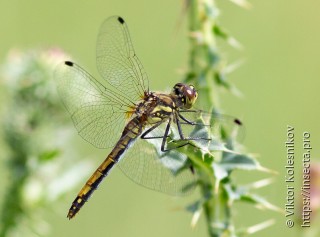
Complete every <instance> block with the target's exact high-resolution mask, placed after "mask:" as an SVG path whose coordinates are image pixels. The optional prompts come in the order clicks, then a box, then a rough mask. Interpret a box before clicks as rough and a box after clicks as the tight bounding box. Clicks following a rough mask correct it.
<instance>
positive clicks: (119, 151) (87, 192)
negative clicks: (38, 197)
mask: <svg viewBox="0 0 320 237" xmlns="http://www.w3.org/2000/svg"><path fill="white" fill-rule="evenodd" d="M142 130H143V129H142V125H141V124H139V121H138V119H133V120H131V121H130V122H129V123H128V124H127V126H126V127H125V129H124V131H123V133H122V136H121V138H120V139H119V141H118V142H117V144H116V145H115V147H114V148H113V150H112V151H111V152H110V154H109V155H108V156H107V158H106V159H105V160H104V161H103V162H102V164H101V165H100V166H99V167H98V169H96V171H95V172H94V173H93V174H92V175H91V177H90V178H89V179H88V181H87V182H86V184H85V185H84V186H83V187H82V189H81V190H80V192H79V193H78V195H77V197H76V199H75V200H74V201H73V203H72V205H71V207H70V209H69V212H68V216H67V217H68V218H69V219H71V218H73V217H74V216H75V215H76V214H77V213H78V212H79V210H80V209H81V207H82V206H83V205H84V204H85V203H86V202H87V201H88V199H89V198H90V196H91V195H92V193H93V192H94V191H95V190H96V189H97V188H98V186H99V184H100V183H101V181H102V180H103V179H104V178H105V177H106V176H107V175H108V173H109V171H110V170H111V169H112V168H113V166H114V165H115V164H116V163H117V162H118V161H119V160H120V159H121V158H122V157H123V155H124V153H125V151H126V150H127V149H128V148H129V146H130V145H131V144H132V143H133V142H134V140H135V139H136V138H137V137H138V136H139V135H140V134H141V132H142Z"/></svg>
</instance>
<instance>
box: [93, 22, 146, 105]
mask: <svg viewBox="0 0 320 237" xmlns="http://www.w3.org/2000/svg"><path fill="white" fill-rule="evenodd" d="M96 54H97V67H98V71H99V72H100V74H101V76H102V77H103V78H104V79H105V80H106V81H107V82H108V83H110V84H111V85H112V86H113V87H115V88H117V89H118V90H119V91H120V92H121V93H123V94H125V95H126V96H127V97H128V98H129V99H130V100H131V101H133V102H136V101H138V100H140V99H141V97H143V95H144V92H145V91H147V90H148V79H147V75H146V73H145V71H144V69H143V66H142V64H141V62H140V61H139V59H138V57H137V55H136V54H135V52H134V49H133V46H132V42H131V39H130V35H129V30H128V27H127V24H126V22H125V21H124V20H123V19H122V18H121V17H119V16H112V17H110V18H108V19H106V20H105V22H104V23H103V24H102V26H101V28H100V32H99V35H98V39H97V49H96Z"/></svg>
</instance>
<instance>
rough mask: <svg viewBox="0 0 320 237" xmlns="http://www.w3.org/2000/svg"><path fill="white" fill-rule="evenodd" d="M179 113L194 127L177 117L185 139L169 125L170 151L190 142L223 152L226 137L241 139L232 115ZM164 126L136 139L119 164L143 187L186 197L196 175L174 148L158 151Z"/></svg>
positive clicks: (240, 127) (191, 189) (236, 121)
mask: <svg viewBox="0 0 320 237" xmlns="http://www.w3.org/2000/svg"><path fill="white" fill-rule="evenodd" d="M180 113H181V115H182V116H183V117H184V118H185V119H186V120H188V121H189V122H193V123H194V124H193V125H192V124H190V123H187V122H185V121H184V120H183V119H181V118H179V121H180V124H181V130H182V133H183V136H184V138H185V139H184V140H181V138H180V134H179V132H178V127H177V124H176V123H172V124H171V131H170V133H169V137H168V139H167V144H166V146H167V147H168V148H170V149H172V148H174V147H175V146H177V147H178V146H180V145H182V144H188V142H189V141H192V142H191V143H192V144H198V145H199V146H198V147H199V149H202V148H204V149H205V150H207V149H210V150H212V149H213V150H220V151H225V147H224V145H225V144H226V143H227V142H228V141H227V137H228V138H230V137H233V138H234V139H236V140H238V141H240V140H242V139H243V138H244V126H243V125H242V123H241V122H240V120H238V119H236V118H234V117H232V116H228V115H221V114H214V113H207V112H203V111H200V110H197V111H190V110H188V111H181V112H180ZM166 125H167V123H166V122H164V123H163V124H161V125H160V126H159V127H157V128H156V129H154V130H152V132H150V133H148V135H147V136H146V137H148V138H149V139H145V140H144V139H141V138H138V139H137V141H136V143H135V144H134V145H133V146H132V147H131V148H130V149H129V150H128V152H127V154H126V155H125V157H124V159H122V160H121V161H120V162H119V163H118V165H119V167H120V169H121V170H122V171H123V173H125V174H126V175H127V176H128V177H129V178H130V179H132V180H133V181H134V182H136V183H138V184H140V185H142V186H144V187H147V188H150V189H153V190H156V191H160V192H164V193H168V194H171V195H185V194H188V193H190V192H192V191H193V189H194V188H195V186H196V174H194V173H192V172H191V169H189V168H190V167H191V164H190V161H189V160H188V158H187V156H186V155H184V154H182V153H180V152H178V150H177V149H172V150H170V151H167V152H162V151H161V143H162V138H161V137H163V136H164V134H165V128H166ZM152 137H154V139H151V138H152ZM228 149H231V148H228ZM188 167H189V168H188Z"/></svg>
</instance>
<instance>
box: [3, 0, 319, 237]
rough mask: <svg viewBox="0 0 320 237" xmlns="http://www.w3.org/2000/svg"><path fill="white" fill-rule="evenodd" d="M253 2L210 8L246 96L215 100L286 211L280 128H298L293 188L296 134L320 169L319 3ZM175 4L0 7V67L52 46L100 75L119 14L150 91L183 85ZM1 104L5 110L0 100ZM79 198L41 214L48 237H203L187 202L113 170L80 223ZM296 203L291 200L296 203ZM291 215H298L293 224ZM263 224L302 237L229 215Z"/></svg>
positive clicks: (248, 176) (251, 175) (250, 215)
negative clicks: (106, 32)
mask: <svg viewBox="0 0 320 237" xmlns="http://www.w3.org/2000/svg"><path fill="white" fill-rule="evenodd" d="M251 3H252V4H253V8H252V9H251V10H244V9H241V8H239V7H237V6H235V5H234V4H232V3H230V2H229V1H222V0H221V1H217V4H218V5H219V6H220V9H221V14H222V16H221V18H220V24H221V25H222V26H224V27H225V28H227V29H228V30H229V31H230V32H231V33H232V35H233V36H235V37H236V38H237V39H238V40H239V41H240V42H241V44H242V45H243V46H244V50H242V51H236V50H234V49H232V48H230V47H227V46H225V45H222V48H223V54H224V56H225V57H227V58H228V60H229V62H234V61H236V60H238V59H244V60H245V63H244V64H243V65H242V66H241V67H240V68H239V69H238V70H236V71H235V72H234V73H232V74H231V75H230V76H229V79H230V80H231V81H232V82H233V83H234V84H235V85H236V86H237V87H238V88H239V89H240V90H241V92H242V93H243V95H244V97H243V98H237V97H234V96H230V94H229V93H225V95H223V96H222V99H221V101H222V108H223V110H224V112H225V113H227V114H231V115H234V116H237V117H240V118H242V120H243V121H244V122H245V124H246V140H245V145H246V146H247V148H248V150H249V151H251V152H252V153H258V154H259V161H260V162H261V164H262V165H263V166H265V167H268V168H270V169H273V170H276V171H278V172H279V175H277V176H276V177H275V179H276V182H275V183H274V184H272V185H270V186H269V187H266V188H264V189H262V190H259V192H260V194H262V195H263V196H264V197H266V198H267V199H268V200H269V201H270V202H271V203H274V204H275V205H277V206H279V207H281V208H283V207H284V204H285V202H286V200H285V198H286V189H285V188H286V184H285V182H284V175H285V168H284V166H285V162H286V153H285V152H286V149H285V144H284V143H285V141H286V127H287V125H291V126H294V127H295V134H296V164H295V166H296V169H295V170H296V173H295V177H296V183H295V184H296V186H297V187H300V186H301V185H300V182H301V181H300V173H301V168H300V167H301V159H302V156H301V152H302V149H301V146H302V132H303V131H309V132H310V133H311V144H312V146H313V150H312V159H313V161H316V160H319V153H320V146H319V144H320V133H319V125H318V121H319V115H320V112H319V109H318V105H319V103H320V97H318V96H317V95H318V94H319V93H318V90H319V88H320V80H319V75H320V72H319V70H320V67H319V66H320V65H319V56H320V47H319V42H320V32H319V27H318V26H317V23H318V22H319V21H320V15H319V11H318V9H319V7H320V3H318V2H316V1H311V0H308V1H290V2H289V1H282V2H280V1H275V0H270V1H252V2H251ZM181 4H182V1H171V0H166V1H148V0H137V1H129V0H126V1H125V0H121V1H116V0H112V1H111V0H108V1H101V0H100V1H99V0H94V1H83V0H80V1H61V0H59V1H50V2H49V1H40V0H28V1H17V0H13V1H10V2H9V1H7V2H5V1H2V2H1V3H0V32H1V41H0V42H1V43H0V44H1V47H0V62H1V63H2V62H3V61H4V60H5V58H6V55H7V54H8V52H9V51H10V49H13V48H18V49H30V48H46V47H53V46H56V47H61V48H62V49H63V50H65V51H66V52H67V53H69V54H70V55H72V56H73V60H75V61H77V62H78V63H79V64H80V65H82V66H83V67H84V68H86V69H87V70H88V71H90V72H91V73H93V74H94V75H98V74H97V70H96V66H95V42H96V37H97V32H98V29H99V26H100V24H101V23H102V21H103V20H104V19H105V18H107V17H108V16H111V15H115V14H118V15H121V16H123V17H124V19H125V20H126V21H127V23H128V26H129V30H130V33H131V36H132V39H133V44H134V47H135V49H136V52H137V55H138V56H139V58H140V60H141V61H142V63H143V65H144V67H145V69H146V71H147V73H148V76H149V80H150V85H151V88H152V89H154V90H167V89H168V88H171V86H172V85H173V84H175V83H176V82H178V81H179V80H180V78H182V75H180V74H179V71H181V68H185V67H186V66H187V56H188V49H189V47H188V40H187V30H186V28H187V27H186V26H187V18H186V17H185V15H184V14H183V10H182V5H181ZM200 96H201V95H200ZM1 98H2V97H1ZM1 103H5V99H3V101H1ZM1 106H4V105H3V104H2V105H1ZM66 113H67V112H66ZM76 134H77V132H76V130H75V129H74V135H75V136H76ZM78 139H79V142H78V144H79V146H81V147H85V148H86V150H87V154H91V156H93V157H96V160H94V162H95V164H97V165H98V164H100V162H101V161H102V159H103V158H104V157H105V156H106V154H107V151H102V150H97V149H94V148H93V147H92V146H91V145H90V144H88V143H86V142H85V141H82V140H81V138H80V137H79V138H78ZM70 149H77V147H70ZM84 156H85V155H84ZM0 171H1V180H2V181H1V185H0V186H1V189H0V191H1V193H0V194H1V195H0V199H1V197H2V196H3V194H4V193H5V191H6V189H5V185H6V177H7V176H6V175H7V174H6V172H7V171H6V170H5V167H4V163H3V161H1V166H0ZM269 176H270V175H266V174H261V173H256V172H244V171H239V172H237V173H236V176H235V177H236V178H237V179H238V180H239V182H240V183H246V182H251V181H254V180H258V179H260V178H266V177H269ZM80 186H81V185H80ZM80 186H79V188H80ZM77 192H78V189H76V190H70V193H69V194H68V196H67V197H65V198H64V199H63V200H62V204H61V205H59V206H57V207H56V208H55V211H54V212H52V211H51V210H50V211H48V212H47V213H45V216H44V217H43V219H47V220H49V222H50V223H51V224H52V227H51V228H52V229H51V236H61V237H63V236H98V235H99V236H207V233H206V232H207V229H206V226H205V222H204V219H201V221H200V223H199V225H198V226H197V227H196V228H195V229H193V230H191V227H190V220H191V215H190V214H188V213H187V212H185V211H184V210H182V209H183V207H184V205H185V204H186V203H188V201H191V200H192V196H191V197H186V198H172V197H169V196H166V195H164V194H160V193H157V192H152V191H149V190H147V189H144V188H142V187H140V186H138V185H135V184H134V183H133V182H131V181H130V180H129V179H127V178H126V177H125V176H124V175H123V174H122V173H121V172H120V171H119V170H115V171H113V172H112V174H111V176H110V177H108V179H106V180H105V181H104V183H103V184H102V185H101V186H100V188H99V190H98V191H97V192H96V193H95V195H94V196H93V197H92V198H91V199H90V202H89V203H88V204H87V205H86V206H85V207H84V208H83V209H82V210H81V212H80V214H79V215H78V216H77V217H76V218H75V219H74V220H72V221H68V220H67V219H66V213H67V210H68V208H69V206H70V204H71V201H72V200H73V199H74V197H75V195H76V194H77ZM194 195H197V194H196V193H195V194H194ZM299 197H300V196H299V192H297V193H296V204H298V198H299ZM298 215H299V214H298V212H296V217H297V218H299V216H298ZM270 218H274V219H276V224H275V225H273V226H272V227H270V228H268V229H266V230H263V231H261V232H258V233H257V234H255V235H253V236H261V237H264V236H270V235H271V234H283V235H284V234H291V235H292V236H294V234H296V236H301V232H300V230H298V228H293V229H289V228H287V227H286V225H285V218H284V216H283V215H282V214H279V213H275V212H270V211H261V210H256V209H254V208H252V206H249V205H245V204H241V205H238V206H237V209H236V211H235V222H236V226H237V227H241V226H243V227H245V226H249V225H254V224H257V223H260V222H262V221H265V220H267V219H270ZM311 225H312V224H311ZM313 225H314V226H315V225H316V223H313Z"/></svg>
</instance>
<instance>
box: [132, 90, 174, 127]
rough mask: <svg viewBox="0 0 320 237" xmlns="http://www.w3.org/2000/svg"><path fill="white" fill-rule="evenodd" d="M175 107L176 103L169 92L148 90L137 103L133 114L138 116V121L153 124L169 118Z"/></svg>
mask: <svg viewBox="0 0 320 237" xmlns="http://www.w3.org/2000/svg"><path fill="white" fill-rule="evenodd" d="M175 109H176V105H175V102H174V99H173V98H172V95H171V94H161V93H154V92H150V93H149V94H147V95H145V98H144V100H143V101H142V102H140V103H139V104H138V105H137V108H136V111H135V114H136V116H137V117H140V121H144V122H147V123H149V124H154V123H157V122H160V121H164V120H166V119H168V118H170V117H171V116H172V113H173V111H174V110H175Z"/></svg>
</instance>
